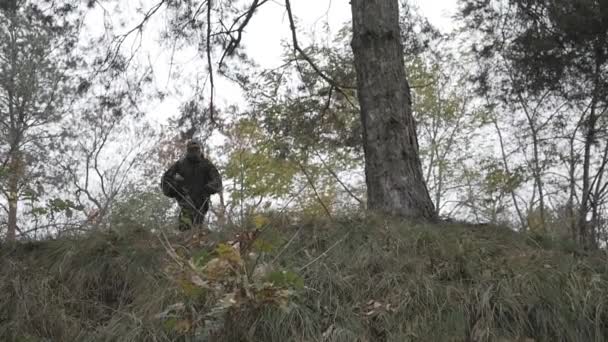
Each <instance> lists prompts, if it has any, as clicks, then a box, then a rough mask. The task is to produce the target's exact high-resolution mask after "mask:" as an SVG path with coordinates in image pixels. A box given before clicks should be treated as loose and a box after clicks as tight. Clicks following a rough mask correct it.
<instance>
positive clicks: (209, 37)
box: [207, 0, 215, 124]
mask: <svg viewBox="0 0 608 342" xmlns="http://www.w3.org/2000/svg"><path fill="white" fill-rule="evenodd" d="M212 6H213V4H212V2H211V0H207V64H208V66H209V82H210V84H211V95H210V99H209V120H211V123H212V124H215V119H214V117H213V92H214V91H215V83H214V82H213V65H212V64H211V9H212Z"/></svg>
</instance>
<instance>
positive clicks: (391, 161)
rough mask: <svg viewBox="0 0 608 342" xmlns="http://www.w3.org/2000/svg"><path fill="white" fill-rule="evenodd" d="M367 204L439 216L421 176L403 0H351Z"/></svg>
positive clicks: (377, 208) (394, 211) (421, 215)
mask: <svg viewBox="0 0 608 342" xmlns="http://www.w3.org/2000/svg"><path fill="white" fill-rule="evenodd" d="M351 7H352V15H353V41H352V49H353V53H354V56H355V68H356V71H357V88H358V97H359V103H360V106H361V121H362V124H363V148H364V153H365V180H366V184H367V197H368V208H369V209H370V210H372V211H378V212H382V213H386V214H390V215H396V216H401V217H407V218H426V219H431V218H435V209H434V206H433V202H432V201H431V198H430V196H429V192H428V189H427V187H426V184H425V182H424V178H423V176H422V167H421V164H420V158H419V155H418V141H417V137H416V128H415V122H414V118H413V116H412V110H411V99H410V89H409V85H408V83H407V79H406V75H405V67H404V56H403V47H402V44H401V36H400V30H399V1H398V0H351Z"/></svg>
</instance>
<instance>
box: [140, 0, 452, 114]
mask: <svg viewBox="0 0 608 342" xmlns="http://www.w3.org/2000/svg"><path fill="white" fill-rule="evenodd" d="M411 1H413V4H414V5H415V6H417V7H419V8H420V11H421V14H422V15H424V16H426V17H427V18H429V20H430V21H431V23H432V24H434V25H435V26H436V27H438V28H439V29H440V30H441V31H443V32H448V31H449V30H450V29H451V28H452V27H453V24H452V20H451V18H450V17H451V16H452V15H453V14H454V13H455V11H456V6H457V0H426V1H424V0H411ZM142 2H143V3H147V2H149V1H146V0H143V1H142ZM142 7H143V8H149V7H150V5H142ZM292 7H293V12H294V15H295V16H296V22H297V23H296V25H297V26H298V30H299V36H298V38H299V40H300V41H301V45H302V46H306V42H307V41H310V38H311V37H314V39H315V40H318V41H323V40H331V39H332V37H333V36H334V35H335V34H336V33H337V31H338V30H339V29H341V28H342V27H343V26H344V24H345V23H346V22H347V21H348V20H349V19H350V17H351V10H350V4H349V1H348V0H292ZM325 23H328V29H329V32H328V31H326V28H324V25H325ZM150 33H151V32H150ZM290 34H291V33H290V31H289V21H288V18H287V17H286V13H285V7H284V3H283V2H282V1H279V0H276V1H271V2H269V3H267V4H265V5H264V6H262V7H261V8H260V9H259V11H258V13H256V15H255V16H254V17H253V18H252V20H251V22H250V24H249V26H248V27H247V30H246V32H245V35H244V37H243V41H242V43H243V45H244V46H245V47H246V52H247V54H248V55H249V56H250V57H251V58H253V59H254V61H255V62H256V63H258V64H259V65H260V66H261V67H265V68H273V67H277V66H279V65H280V64H281V53H282V52H283V48H282V45H281V42H282V41H283V40H287V41H290V39H291V38H290ZM161 51H162V50H161ZM193 53H194V52H192V53H191V54H188V53H182V56H188V55H189V56H191V55H192V54H193ZM167 55H168V54H167V53H165V56H164V57H160V58H158V59H157V60H156V63H155V73H156V75H157V79H158V80H166V79H167V75H168V65H169V59H168V58H167ZM178 60H179V57H178V58H176V61H174V62H175V63H176V64H180V62H179V61H178ZM182 63H183V69H180V68H179V66H177V67H174V68H173V72H179V73H182V74H188V73H192V70H195V69H203V71H204V66H203V65H193V64H192V59H191V57H184V58H182ZM184 84H185V83H183V82H179V83H178V84H175V83H174V84H172V85H169V87H168V88H172V89H173V90H175V89H176V87H177V88H179V87H181V86H182V85H184ZM157 86H160V88H162V87H164V86H165V81H159V82H158V84H157ZM206 91H207V92H208V91H209V90H208V89H206ZM187 93H188V91H185V92H184V94H182V95H181V98H180V96H177V95H175V94H173V95H172V96H169V97H167V98H166V99H165V100H163V101H162V102H161V103H156V104H154V105H153V106H151V108H150V113H149V117H150V118H151V119H152V120H154V121H158V122H163V121H164V120H166V119H167V118H168V117H171V116H175V115H177V113H178V109H179V105H180V103H182V101H183V100H184V99H186V98H188V94H187ZM215 96H216V103H217V104H218V105H219V106H226V105H232V104H241V105H242V104H243V102H242V97H241V94H240V91H239V89H238V88H237V87H236V86H235V85H233V84H230V83H229V82H227V81H222V80H216V93H215Z"/></svg>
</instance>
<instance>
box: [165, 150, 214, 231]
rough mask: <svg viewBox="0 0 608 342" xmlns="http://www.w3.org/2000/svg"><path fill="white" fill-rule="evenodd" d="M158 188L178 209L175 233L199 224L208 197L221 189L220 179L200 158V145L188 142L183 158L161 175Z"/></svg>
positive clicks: (211, 166) (207, 206)
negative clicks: (173, 199)
mask: <svg viewBox="0 0 608 342" xmlns="http://www.w3.org/2000/svg"><path fill="white" fill-rule="evenodd" d="M161 188H162V190H163V193H164V194H165V195H166V196H168V197H171V198H175V199H177V203H178V204H179V206H180V208H181V211H180V214H179V230H181V231H184V230H189V229H191V228H192V227H196V226H199V225H200V224H202V223H203V220H204V218H205V214H207V211H208V210H209V198H210V197H211V195H212V194H216V193H218V192H220V191H221V190H222V178H221V176H220V173H219V172H218V171H217V168H216V167H215V166H214V165H213V164H212V163H211V162H210V161H209V160H208V159H207V158H205V157H204V156H203V154H202V152H201V145H200V144H199V143H198V142H197V141H194V140H191V141H189V142H188V144H187V145H186V155H185V156H184V157H182V158H181V159H180V160H178V161H177V162H175V163H174V164H173V165H171V167H170V168H169V169H168V170H167V171H165V173H164V174H163V177H162V179H161Z"/></svg>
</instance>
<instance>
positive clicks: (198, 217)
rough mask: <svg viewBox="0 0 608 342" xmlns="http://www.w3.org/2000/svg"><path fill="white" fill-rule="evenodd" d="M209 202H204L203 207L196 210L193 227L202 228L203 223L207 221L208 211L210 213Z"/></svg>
mask: <svg viewBox="0 0 608 342" xmlns="http://www.w3.org/2000/svg"><path fill="white" fill-rule="evenodd" d="M208 201H209V200H208V199H207V200H205V202H203V205H201V207H200V208H199V209H198V210H196V212H195V213H194V218H193V221H192V223H193V225H194V226H195V227H197V228H202V226H203V223H204V221H205V216H206V215H207V211H209V202H208Z"/></svg>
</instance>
